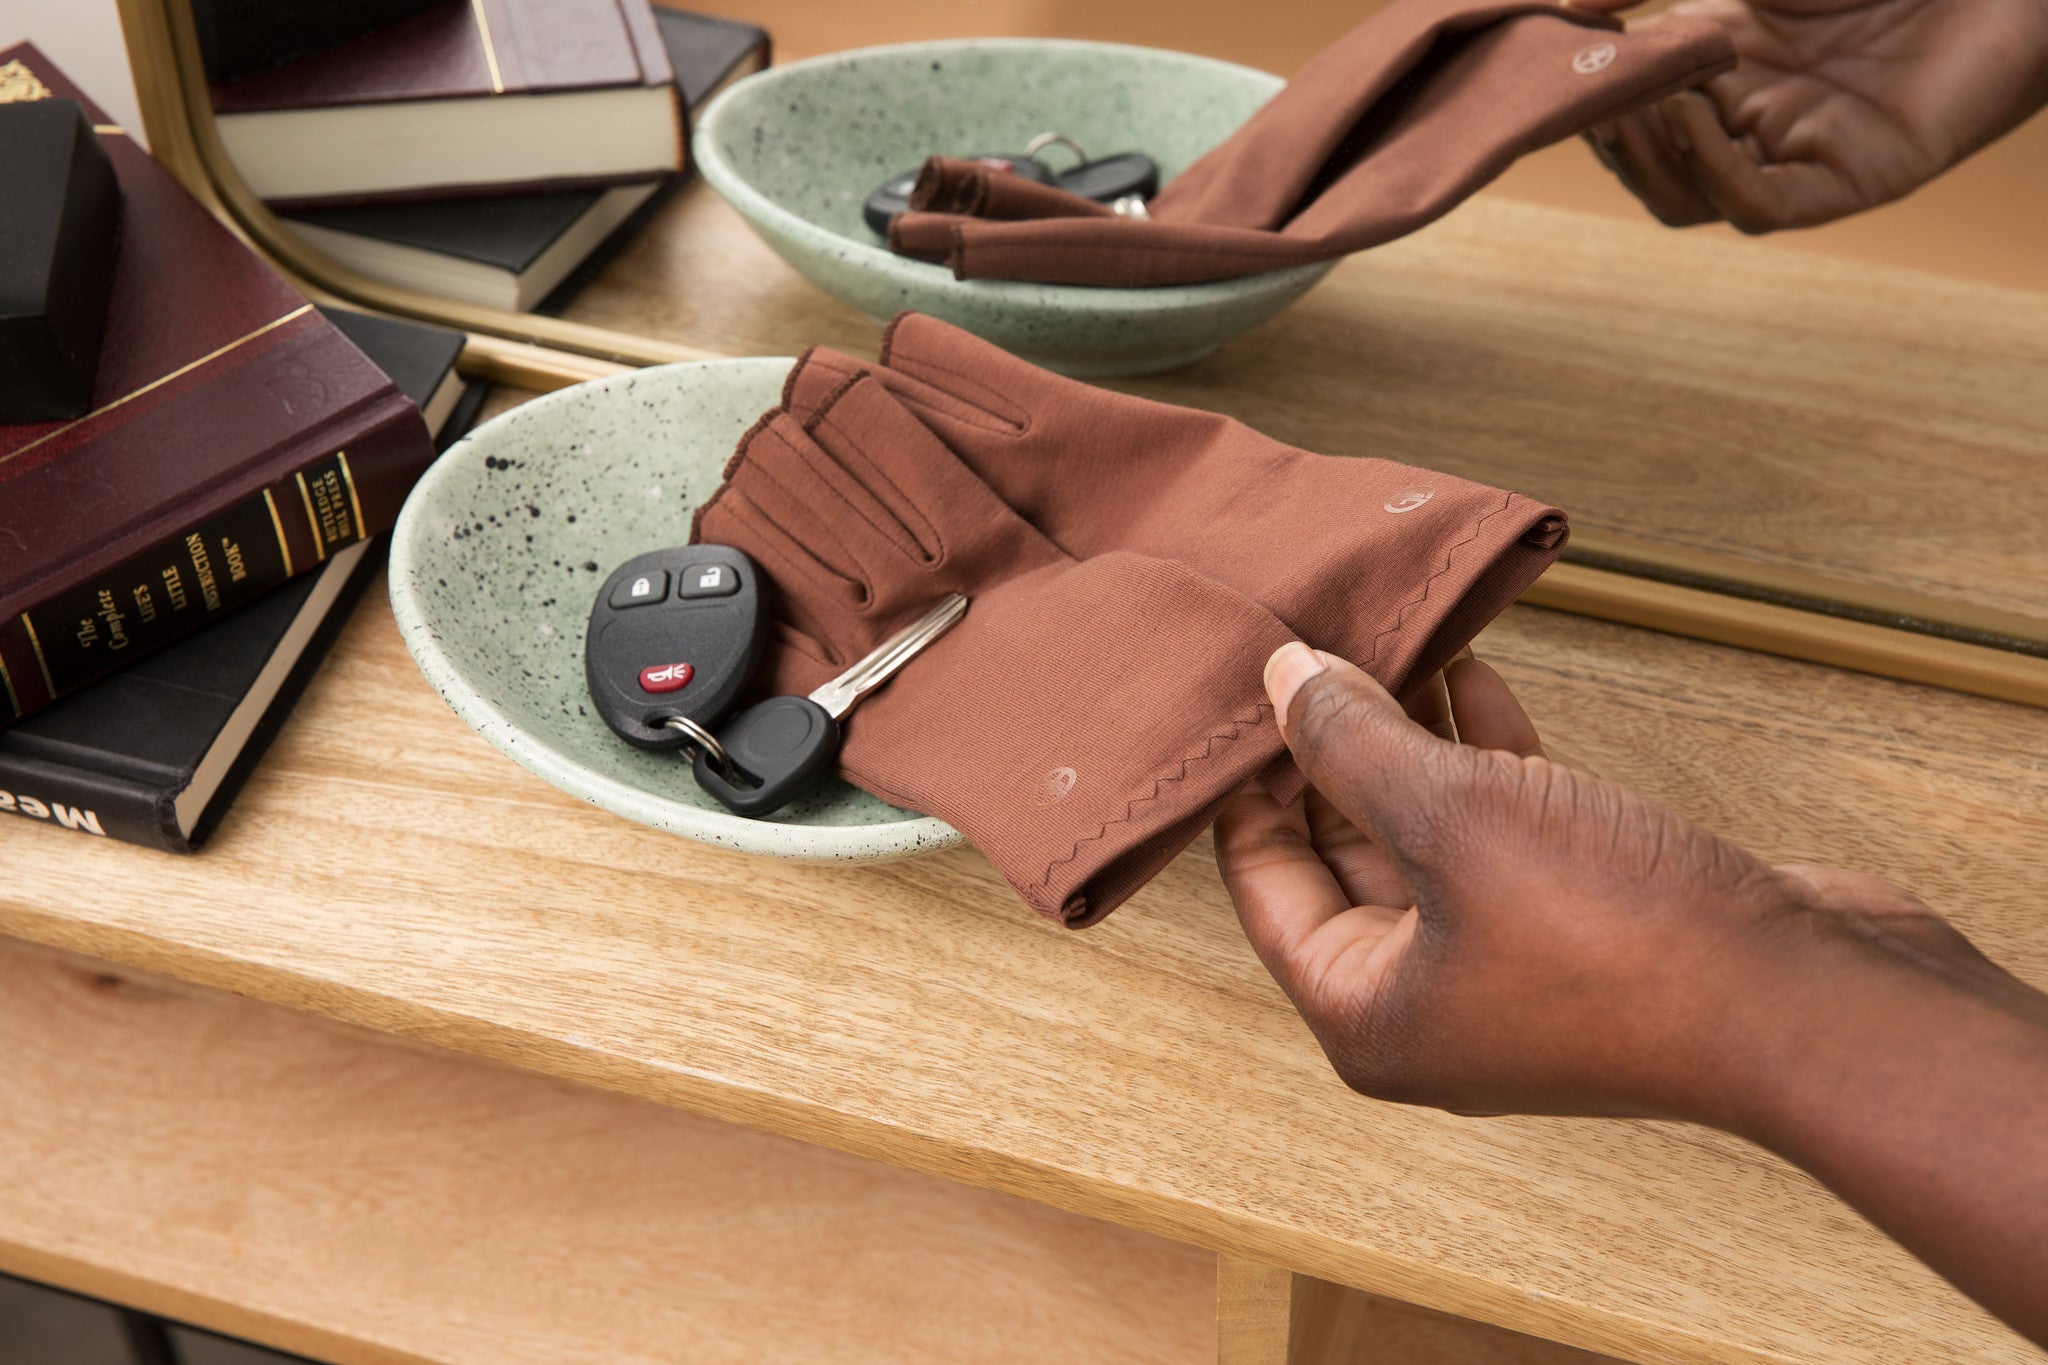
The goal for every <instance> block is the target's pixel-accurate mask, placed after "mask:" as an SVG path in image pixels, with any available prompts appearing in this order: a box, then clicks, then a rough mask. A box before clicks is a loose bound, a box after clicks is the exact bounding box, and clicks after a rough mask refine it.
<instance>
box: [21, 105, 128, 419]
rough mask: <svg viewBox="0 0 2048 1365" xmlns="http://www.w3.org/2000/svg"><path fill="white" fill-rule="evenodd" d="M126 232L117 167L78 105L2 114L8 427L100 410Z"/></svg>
mask: <svg viewBox="0 0 2048 1365" xmlns="http://www.w3.org/2000/svg"><path fill="white" fill-rule="evenodd" d="M120 225H121V188H120V186H119V184H117V183H116V182H115V180H114V167H113V164H112V163H111V162H110V161H108V160H107V153H106V151H105V149H104V148H102V147H101V146H100V139H99V134H98V133H95V132H94V131H93V128H92V125H91V124H90V123H88V122H87V121H86V118H85V115H84V114H83V113H82V112H80V110H79V107H78V103H77V101H75V100H59V99H46V100H34V101H29V102H26V103H19V104H0V423H6V424H13V423H17V422H49V421H55V420H58V419H60V418H65V417H80V416H83V415H84V414H85V413H86V412H87V411H88V410H89V409H90V408H91V406H92V378H93V371H94V370H95V369H96V368H98V365H99V357H100V337H101V335H102V334H103V333H104V332H105V331H106V325H107V291H108V289H109V288H110V287H111V286H112V285H113V282H114V249H115V244H116V239H117V237H118V235H119V231H120Z"/></svg>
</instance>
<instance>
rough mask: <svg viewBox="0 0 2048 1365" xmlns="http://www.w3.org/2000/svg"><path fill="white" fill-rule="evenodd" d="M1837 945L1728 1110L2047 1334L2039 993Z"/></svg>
mask: <svg viewBox="0 0 2048 1365" xmlns="http://www.w3.org/2000/svg"><path fill="white" fill-rule="evenodd" d="M1845 956H1847V957H1849V958H1850V959H1851V960H1850V961H1848V962H1846V963H1836V964H1833V965H1831V966H1830V967H1828V968H1825V969H1823V970H1821V971H1819V972H1817V973H1816V974H1815V976H1814V978H1813V980H1812V983H1811V987H1810V989H1808V990H1806V991H1803V992H1801V994H1800V997H1799V1000H1798V1001H1797V1002H1796V1003H1795V1004H1794V1005H1792V1006H1791V1007H1790V1008H1788V1009H1786V1010H1785V1011H1784V1012H1783V1015H1782V1016H1781V1018H1780V1020H1779V1023H1778V1033H1777V1036H1776V1037H1775V1038H1773V1039H1770V1040H1769V1041H1767V1042H1763V1043H1761V1044H1760V1045H1759V1050H1760V1052H1761V1054H1762V1056H1763V1058H1764V1059H1765V1060H1764V1065H1763V1066H1762V1073H1763V1074H1762V1076H1761V1078H1760V1079H1761V1083H1760V1084H1758V1085H1757V1086H1756V1087H1755V1088H1754V1090H1753V1092H1752V1094H1751V1095H1750V1096H1749V1097H1748V1100H1747V1102H1746V1103H1744V1104H1742V1105H1740V1106H1738V1107H1737V1109H1736V1111H1735V1112H1737V1113H1739V1115H1740V1117H1739V1118H1737V1119H1736V1121H1735V1122H1733V1123H1731V1124H1730V1125H1729V1126H1732V1127H1736V1128H1737V1129H1738V1130H1739V1131H1743V1132H1744V1133H1745V1135H1746V1136H1749V1137H1751V1138H1753V1139H1754V1140H1756V1141H1757V1142H1759V1143H1761V1144H1762V1145H1764V1146H1766V1147H1769V1148H1770V1149H1771V1150H1773V1151H1775V1152H1777V1153H1778V1154H1780V1155H1781V1156H1783V1157H1785V1158H1786V1159H1787V1160H1789V1161H1792V1162H1794V1163H1796V1164H1797V1165H1799V1166H1801V1167H1803V1168H1805V1169H1806V1170H1808V1171H1810V1172H1811V1173H1812V1174H1813V1175H1814V1176H1816V1177H1817V1178H1818V1179H1820V1180H1821V1181H1822V1182H1823V1183H1825V1184H1826V1185H1827V1186H1828V1187H1829V1188H1830V1189H1832V1190H1834V1191H1835V1192H1836V1193H1837V1194H1838V1195H1840V1196H1841V1197H1842V1199H1843V1200H1845V1201H1846V1202H1847V1203H1849V1204H1850V1205H1852V1206H1853V1207H1854V1208H1856V1209H1857V1210H1858V1211H1859V1212H1861V1213H1862V1214H1863V1215H1864V1216H1865V1217H1867V1218H1869V1219H1870V1221H1871V1222H1872V1223H1874V1224H1876V1225H1877V1226H1878V1227H1879V1228H1881V1229H1883V1230H1884V1231H1885V1232H1887V1233H1889V1234H1890V1235H1891V1236H1893V1237H1894V1238H1896V1239H1897V1240H1898V1241H1899V1242H1900V1243H1901V1244H1902V1245H1903V1246H1905V1247H1906V1248H1907V1249H1908V1250H1910V1251H1912V1252H1913V1253H1914V1254H1916V1255H1918V1256H1919V1257H1920V1258H1921V1259H1922V1260H1924V1261H1926V1262H1927V1263H1928V1264H1929V1265H1930V1266H1932V1267H1933V1268H1934V1269H1936V1270H1937V1271H1939V1272H1941V1274H1943V1275H1944V1276H1946V1277H1947V1278H1948V1279H1949V1280H1951V1281H1952V1282H1953V1283H1955V1284H1956V1285H1957V1286H1958V1287H1960V1288H1961V1289H1962V1290H1963V1291H1964V1292H1966V1293H1968V1294H1969V1295H1970V1296H1971V1297H1973V1298H1975V1299H1976V1300H1978V1301H1979V1302H1980V1303H1982V1304H1984V1305H1985V1306H1986V1307H1987V1308H1989V1309H1991V1311H1993V1312H1994V1313H1996V1314H1998V1315H1999V1316H2000V1317H2002V1318H2004V1319H2005V1320H2006V1321H2007V1322H2008V1323H2010V1324H2012V1325H2013V1326H2014V1327H2015V1328H2017V1329H2018V1330H2019V1331H2021V1332H2023V1333H2025V1334H2026V1335H2028V1336H2029V1337H2031V1338H2032V1339H2034V1340H2035V1341H2037V1342H2042V1343H2044V1344H2048V997H2042V996H2040V995H2039V994H2038V993H2034V992H2030V991H2027V990H2026V989H2025V988H2024V987H2021V986H2019V985H2018V983H2016V982H2013V981H2012V980H2011V978H2004V980H2003V984H1997V985H1994V986H1993V987H1992V988H1989V989H1987V988H1985V987H1984V985H1983V983H1979V982H1973V981H1969V980H1958V979H1955V978H1954V977H1949V978H1946V979H1945V978H1944V977H1943V976H1942V975H1941V974H1939V973H1937V972H1934V971H1929V970H1927V969H1926V968H1925V967H1923V966H1921V965H1917V964H1914V963H1910V962H1907V961H1902V960H1899V959H1898V957H1897V956H1896V955H1892V954H1885V953H1882V952H1879V953H1871V952H1868V951H1865V950H1864V949H1863V948H1862V947H1861V946H1860V945H1859V946H1857V947H1856V948H1855V949H1852V950H1850V951H1848V952H1847V953H1846V954H1845Z"/></svg>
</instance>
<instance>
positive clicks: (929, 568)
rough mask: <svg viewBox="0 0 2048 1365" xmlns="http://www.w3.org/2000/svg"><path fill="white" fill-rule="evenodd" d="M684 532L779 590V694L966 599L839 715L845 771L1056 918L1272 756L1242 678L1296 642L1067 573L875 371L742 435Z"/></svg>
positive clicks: (1176, 574)
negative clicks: (941, 627)
mask: <svg viewBox="0 0 2048 1365" xmlns="http://www.w3.org/2000/svg"><path fill="white" fill-rule="evenodd" d="M692 539H693V540H700V541H711V542H718V543H723V544H728V545H734V546H737V547H739V548H740V549H742V550H745V551H746V552H747V553H748V554H749V555H751V556H753V558H754V559H755V561H756V562H757V563H759V564H760V566H761V567H762V569H763V570H764V571H765V572H766V573H767V574H768V575H769V576H770V577H771V578H772V579H773V580H774V586H775V589H776V592H775V601H776V616H777V630H776V632H775V634H774V636H773V638H772V641H771V649H770V655H769V658H768V662H767V667H768V672H769V675H770V676H769V682H770V683H771V685H772V687H773V689H774V690H775V691H777V692H809V691H810V690H811V689H813V688H815V687H816V686H818V685H819V684H820V683H822V682H825V681H826V680H828V679H830V678H832V677H834V676H836V675H837V674H838V673H840V672H841V671H842V670H844V669H845V668H846V666H847V665H849V664H851V663H852V662H853V661H855V660H856V659H859V658H861V657H862V656H863V655H865V654H866V653H868V651H870V650H871V649H873V648H874V647H875V646H876V645H878V644H880V643H881V642H882V641H883V640H885V639H887V638H888V637H889V636H890V635H891V634H893V633H895V632H896V631H897V630H899V629H901V628H902V627H903V626H904V625H905V624H906V623H908V622H909V621H910V620H912V619H913V618H915V617H916V616H918V615H920V614H921V613H922V612H924V611H925V610H926V609H927V608H928V607H930V606H931V605H932V603H934V602H935V601H937V600H938V599H939V598H941V597H943V596H945V595H946V594H948V593H951V592H961V593H965V594H967V596H968V598H969V605H968V608H967V614H966V615H965V616H964V617H962V618H961V619H960V622H959V623H958V624H957V625H955V626H954V627H953V628H952V629H951V630H949V631H947V632H946V633H945V634H944V635H942V636H940V637H939V638H938V639H937V640H936V641H934V642H933V643H932V644H931V645H930V646H928V647H927V648H926V649H925V650H924V651H923V652H922V653H920V654H918V655H917V656H916V657H914V658H913V659H911V660H910V662H909V663H907V664H906V665H904V667H903V669H902V671H901V672H900V673H898V674H897V675H896V676H895V677H894V678H893V679H891V680H890V682H889V683H888V684H887V685H886V686H885V687H883V688H881V689H880V690H878V691H877V692H875V693H874V694H873V695H871V696H870V697H869V698H868V699H867V700H866V701H864V702H863V703H862V704H861V705H860V706H859V707H858V708H856V709H855V710H854V711H853V712H852V714H851V715H849V716H848V717H847V718H846V721H845V723H844V739H843V743H842V745H841V748H840V754H839V764H840V769H841V771H842V772H843V773H844V774H845V775H846V777H847V778H848V779H849V780H851V781H853V782H854V783H856V784H858V785H859V786H861V787H864V788H866V789H867V790H868V791H871V792H873V793H875V794H876V795H878V796H880V797H882V798H884V799H885V800H889V801H893V802H895V803H897V804H898V805H903V806H908V807H911V808H913V809H916V810H921V811H926V812H929V813H930V814H932V815H936V816H938V817H939V818H941V819H943V820H945V821H947V822H948V823H950V824H952V825H953V826H954V827H955V828H957V829H959V830H960V831H961V832H962V833H964V834H966V835H967V837H968V838H969V839H971V840H973V841H974V844H975V846H976V847H978V848H979V849H981V851H982V852H983V853H984V854H986V855H987V856H988V859H989V861H990V862H992V863H994V864H995V866H996V868H997V869H998V870H999V871H1000V872H1001V873H1002V874H1003V876H1004V877H1005V878H1007V879H1008V881H1009V883H1010V885H1011V886H1013V887H1015V888H1016V890H1017V893H1018V894H1019V895H1020V896H1022V897H1023V898H1024V900H1025V902H1026V903H1027V904H1029V905H1030V906H1031V907H1032V908H1033V909H1035V910H1037V911H1039V912H1040V913H1041V914H1044V915H1047V916H1050V917H1052V918H1054V919H1057V920H1059V921H1061V922H1062V923H1065V924H1069V925H1074V926H1080V925H1084V924H1091V923H1093V922H1094V921H1096V920H1098V919H1100V918H1101V917H1102V916H1104V915H1106V914H1108V913H1109V912H1110V911H1111V910H1112V909H1114V908H1115V907H1116V906H1117V905H1118V904H1120V903H1121V902H1122V901H1123V900H1124V899H1125V898H1127V897H1128V896H1129V895H1130V894H1131V893H1132V892H1134V891H1136V890H1137V889H1138V888H1139V887H1140V886H1142V885H1144V884H1145V882H1146V881H1148V880H1150V879H1151V877H1152V876H1153V875H1154V874H1155V873H1157V872H1158V871H1159V869H1160V868H1162V867H1164V866H1165V865H1166V863H1167V862H1168V861H1170V860H1171V859H1172V858H1173V857H1174V855H1176V854H1177V853H1179V852H1180V851H1181V849H1183V848H1185V847H1186V846H1187V844H1188V843H1189V842H1190V841H1191V840H1192V839H1193V838H1194V836H1195V835H1196V834H1197V833H1198V832H1200V831H1201V830H1202V829H1203V828H1204V827H1206V826H1207V825H1208V823H1209V822H1210V821H1211V820H1212V819H1213V818H1214V817H1215V813H1216V810H1217V807H1218V806H1220V805H1221V803H1222V802H1223V800H1224V799H1225V798H1226V797H1227V796H1228V795H1229V794H1230V793H1231V792H1232V791H1234V790H1235V789H1236V788H1237V787H1238V786H1239V785H1240V784H1241V783H1243V782H1245V781H1246V780H1248V779H1251V778H1254V777H1256V776H1257V775H1258V774H1259V773H1260V772H1261V771H1262V770H1264V769H1265V768H1267V767H1268V766H1269V765H1270V764H1271V763H1272V762H1273V761H1274V760H1275V758H1276V757H1277V756H1278V755H1280V754H1281V753H1282V752H1283V751H1284V746H1283V745H1282V743H1281V740H1280V732H1279V729H1278V728H1277V727H1276V726H1275V724H1274V723H1273V718H1272V712H1271V707H1270V705H1269V704H1268V703H1267V701H1266V699H1265V695H1264V690H1263V686H1262V683H1261V672H1262V669H1263V666H1264V663H1265V660H1266V658H1267V656H1268V655H1269V654H1270V653H1271V652H1272V651H1273V650H1275V649H1278V648H1279V647H1280V646H1281V645H1282V644H1285V643H1286V642H1287V641H1289V640H1291V639H1293V638H1294V636H1293V634H1292V633H1291V632H1290V631H1289V630H1288V629H1287V628H1286V627H1285V626H1284V625H1282V624H1281V623H1280V622H1279V621H1278V620H1276V619H1275V618H1274V617H1273V615H1272V613H1270V612H1268V611H1267V610H1266V609H1265V608H1263V607H1261V606H1259V605H1258V604H1257V603H1256V602H1253V601H1251V600H1250V599H1249V598H1247V597H1244V596H1243V595H1241V594H1239V593H1237V592H1234V591H1232V590H1231V589H1229V588H1226V587H1222V586H1220V585H1218V584H1216V583H1212V582H1210V581H1209V580H1207V579H1205V578H1203V577H1202V576H1201V575H1200V574H1198V573H1196V572H1194V571H1193V570H1191V569H1189V568H1188V567H1186V566H1185V565H1183V564H1178V563H1175V562H1172V561H1169V560H1161V559H1153V558H1149V557H1146V556H1144V555H1137V554H1130V553H1112V554H1105V555H1101V556H1098V557H1096V558H1093V559H1089V560H1084V561H1079V562H1077V561H1075V560H1074V559H1072V558H1070V557H1069V556H1068V555H1066V554H1064V553H1062V552H1061V551H1060V550H1059V548H1058V547H1056V546H1055V545H1053V544H1052V542H1051V541H1049V540H1047V539H1046V538H1045V537H1044V536H1043V535H1042V534H1040V533H1039V532H1038V531H1037V530H1035V529H1034V528H1033V527H1031V526H1030V525H1029V524H1028V523H1026V522H1025V521H1024V520H1023V519H1022V518H1021V517H1019V516H1018V515H1017V514H1016V513H1015V512H1014V511H1012V510H1011V509H1010V508H1009V507H1007V506H1005V505H1004V504H1003V502H1002V500H1001V499H999V498H997V497H996V495H995V494H994V493H993V492H991V491H990V490H989V488H988V486H987V485H986V484H984V483H982V482H981V481H980V480H979V479H977V478H975V477H974V475H973V474H972V473H971V472H970V471H969V470H968V469H967V467H966V466H965V465H963V464H962V463H961V462H960V461H959V459H958V458H956V457H955V456H954V455H953V453H952V452H951V451H949V450H947V449H946V447H945V446H944V445H943V444H941V443H940V442H939V440H938V439H937V438H936V437H934V436H933V435H932V433H931V432H930V431H929V430H927V429H926V428H925V427H924V426H923V425H921V424H920V423H919V422H918V420H917V419H916V417H914V416H912V415H911V413H910V412H909V411H908V410H907V409H906V408H905V407H904V406H903V405H902V404H901V403H899V402H897V401H896V399H895V398H893V397H891V396H890V394H889V393H888V391H887V390H886V389H884V388H883V387H882V385H881V384H880V383H878V382H876V381H875V380H874V379H872V378H869V377H855V378H853V379H852V380H850V381H848V382H844V383H841V384H839V385H837V386H836V387H835V391H834V392H832V393H829V394H823V395H819V397H818V401H817V402H815V403H814V404H813V405H812V408H811V410H810V412H809V413H808V414H807V415H806V417H805V419H804V420H802V421H799V420H798V419H797V418H796V417H795V416H793V415H792V414H790V413H789V412H788V411H787V410H785V409H780V408H778V409H776V410H775V411H774V412H771V413H770V414H768V415H767V416H766V417H764V418H763V419H762V420H761V421H760V422H759V423H757V424H756V425H755V426H754V428H753V429H752V430H751V431H750V432H748V434H747V436H746V437H745V438H744V439H743V440H742V441H741V443H740V448H739V451H738V453H737V454H736V455H735V456H734V457H733V460H732V463H731V464H730V465H729V466H728V467H727V470H726V479H725V482H724V483H723V484H721V485H720V487H719V488H718V490H717V492H715V493H714V494H713V495H712V497H711V499H710V501H708V502H707V503H706V504H705V505H704V507H703V508H702V509H700V510H699V512H698V514H697V518H696V523H695V525H694V526H693V528H692Z"/></svg>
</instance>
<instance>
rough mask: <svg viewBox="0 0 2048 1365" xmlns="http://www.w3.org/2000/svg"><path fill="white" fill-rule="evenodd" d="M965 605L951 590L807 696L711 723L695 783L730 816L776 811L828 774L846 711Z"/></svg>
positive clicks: (769, 703) (962, 612)
mask: <svg viewBox="0 0 2048 1365" xmlns="http://www.w3.org/2000/svg"><path fill="white" fill-rule="evenodd" d="M966 612H967V599H966V598H965V597H962V596H961V595H960V594H959V593H957V592H956V593H953V594H952V595H951V596H949V597H946V598H944V599H943V600H941V601H940V602H939V603H938V604H937V605H936V606H934V607H933V608H932V609H931V610H930V611H928V612H926V613H925V614H924V615H923V616H920V617H918V618H917V620H915V621H913V622H911V623H910V624H909V625H908V626H905V627H904V628H903V629H902V630H900V631H898V632H897V633H896V634H894V635H892V636H890V637H889V638H888V639H887V640H885V641H883V642H882V644H881V645H879V646H878V647H877V648H876V649H875V651H874V652H873V653H871V654H869V655H868V656H867V657H866V658H864V659H862V660H861V661H860V662H859V663H857V664H855V665H854V666H853V667H852V668H849V669H847V670H846V671H845V672H844V673H842V674H840V675H839V676H838V677H836V678H834V679H833V680H832V681H831V682H828V683H826V684H825V685H824V686H823V687H821V688H819V689H818V690H817V691H815V692H813V693H811V695H810V696H808V697H770V698H768V700H766V701H763V702H756V703H755V704H754V705H752V706H749V707H748V708H747V709H746V710H744V711H742V712H740V713H739V714H738V715H737V716H734V717H733V718H732V719H731V720H729V721H727V722H726V723H725V724H724V725H721V726H719V727H718V730H717V743H716V744H713V745H700V746H699V747H698V749H697V757H696V760H695V762H694V764H693V765H692V766H693V769H694V771H695V772H696V774H697V785H698V786H700V787H702V788H703V789H704V790H705V791H707V792H709V793H711V795H713V796H714V797H716V798H718V801H719V803H720V804H721V805H723V806H724V807H725V808H726V809H727V810H729V811H731V812H733V813H734V814H735V815H754V816H759V815H772V814H774V813H775V812H776V811H778V810H781V809H782V808H783V807H784V806H786V805H788V804H789V803H790V802H792V801H794V800H796V799H797V798H798V797H799V796H802V795H803V794H804V793H806V792H808V791H810V790H811V789H812V788H813V787H815V786H817V785H818V783H819V782H821V781H823V780H824V779H825V778H826V777H827V776H829V775H830V774H831V772H832V766H833V761H834V760H835V759H837V758H838V757H839V722H840V721H842V720H844V719H845V718H846V713H847V712H849V711H851V710H852V709H853V708H854V705H855V704H856V703H858V702H859V701H860V699H861V698H862V697H864V696H866V695H867V694H868V693H869V692H872V691H873V690H874V689H875V688H877V687H880V686H881V685H882V684H883V683H885V682H887V681H889V679H890V678H891V677H893V676H894V675H895V673H896V670H897V669H899V668H901V667H903V665H905V664H907V663H909V662H910V661H911V660H912V659H914V658H916V657H917V655H918V652H919V651H920V650H922V649H923V648H924V647H925V646H926V645H928V644H930V643H931V642H932V641H934V640H936V639H938V638H939V636H941V635H943V634H945V633H946V631H947V630H948V629H949V628H950V627H951V626H952V624H953V623H954V622H955V621H957V620H959V619H960V618H961V617H962V616H964V615H965V614H966Z"/></svg>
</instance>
